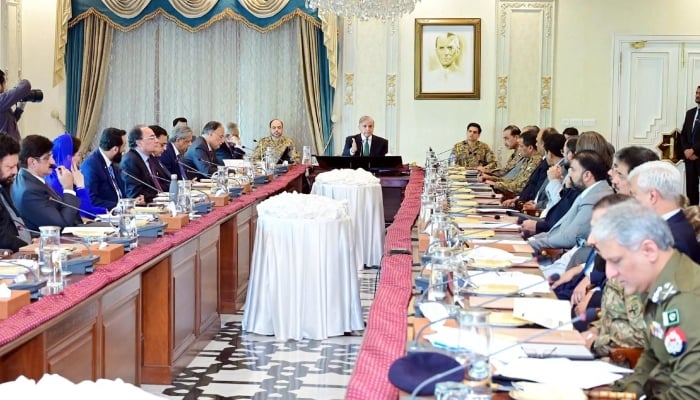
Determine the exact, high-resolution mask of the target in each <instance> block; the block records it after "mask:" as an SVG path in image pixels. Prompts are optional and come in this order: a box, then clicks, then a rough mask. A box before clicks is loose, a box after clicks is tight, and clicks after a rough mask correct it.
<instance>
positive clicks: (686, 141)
mask: <svg viewBox="0 0 700 400" xmlns="http://www.w3.org/2000/svg"><path fill="white" fill-rule="evenodd" d="M695 102H696V103H697V104H698V106H699V107H693V108H691V109H690V110H688V111H686V113H685V120H684V121H683V128H682V129H681V135H680V140H681V148H682V149H683V158H684V159H685V191H686V193H687V194H688V201H689V202H690V204H691V205H697V204H698V202H699V201H700V193H699V192H698V183H700V182H699V180H700V179H699V177H700V114H699V113H700V86H698V88H697V89H695Z"/></svg>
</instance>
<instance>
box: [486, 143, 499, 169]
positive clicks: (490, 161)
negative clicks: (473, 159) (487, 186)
mask: <svg viewBox="0 0 700 400" xmlns="http://www.w3.org/2000/svg"><path fill="white" fill-rule="evenodd" d="M483 145H484V150H485V154H484V168H486V169H487V170H492V169H497V168H498V160H496V156H495V155H494V154H493V151H491V148H490V147H489V146H488V145H487V144H486V143H483Z"/></svg>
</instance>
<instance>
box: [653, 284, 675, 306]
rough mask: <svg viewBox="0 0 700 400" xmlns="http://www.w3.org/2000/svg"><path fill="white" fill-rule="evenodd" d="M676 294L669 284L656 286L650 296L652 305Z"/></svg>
mask: <svg viewBox="0 0 700 400" xmlns="http://www.w3.org/2000/svg"><path fill="white" fill-rule="evenodd" d="M676 293H678V291H677V290H676V288H675V287H674V286H673V284H672V283H671V282H666V283H664V284H663V285H660V286H657V287H656V289H655V290H654V294H652V295H651V301H652V303H655V304H658V303H659V302H660V301H666V299H668V298H669V297H672V296H673V295H674V294H676Z"/></svg>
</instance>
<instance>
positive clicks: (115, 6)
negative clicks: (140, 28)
mask: <svg viewBox="0 0 700 400" xmlns="http://www.w3.org/2000/svg"><path fill="white" fill-rule="evenodd" d="M150 2H151V0H128V1H125V0H102V4H104V5H105V6H107V8H109V10H110V11H112V12H113V13H115V14H117V15H118V16H120V17H122V18H134V17H135V16H137V15H139V14H141V11H143V9H144V8H146V6H148V4H149V3H150Z"/></svg>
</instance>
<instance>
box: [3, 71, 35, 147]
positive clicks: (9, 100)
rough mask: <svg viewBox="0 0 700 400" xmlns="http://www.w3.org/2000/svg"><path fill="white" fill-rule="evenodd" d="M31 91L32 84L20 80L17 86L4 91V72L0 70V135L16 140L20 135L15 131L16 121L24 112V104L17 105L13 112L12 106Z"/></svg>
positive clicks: (18, 139)
mask: <svg viewBox="0 0 700 400" xmlns="http://www.w3.org/2000/svg"><path fill="white" fill-rule="evenodd" d="M31 90H32V84H31V83H29V81H28V80H26V79H22V80H20V81H19V83H18V84H17V86H15V87H14V88H12V89H10V90H8V91H5V72H3V71H2V70H0V133H5V134H7V135H9V136H10V137H12V138H14V139H15V140H17V142H18V143H19V141H20V135H19V130H18V129H17V121H18V120H19V117H20V116H21V115H22V113H23V112H24V104H25V103H24V102H20V103H19V104H17V106H16V107H15V109H14V110H12V106H13V105H14V104H15V103H17V102H19V101H20V100H21V99H23V98H25V97H27V96H28V95H29V93H30V92H31Z"/></svg>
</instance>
